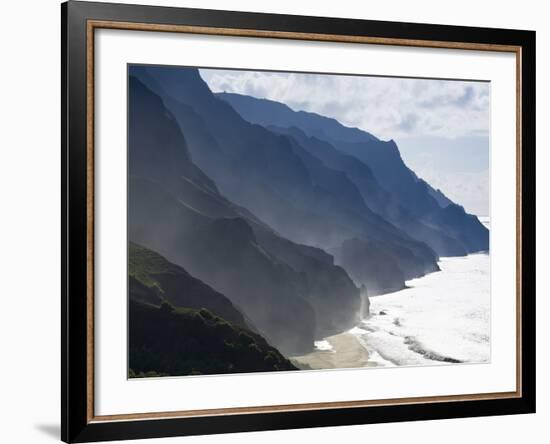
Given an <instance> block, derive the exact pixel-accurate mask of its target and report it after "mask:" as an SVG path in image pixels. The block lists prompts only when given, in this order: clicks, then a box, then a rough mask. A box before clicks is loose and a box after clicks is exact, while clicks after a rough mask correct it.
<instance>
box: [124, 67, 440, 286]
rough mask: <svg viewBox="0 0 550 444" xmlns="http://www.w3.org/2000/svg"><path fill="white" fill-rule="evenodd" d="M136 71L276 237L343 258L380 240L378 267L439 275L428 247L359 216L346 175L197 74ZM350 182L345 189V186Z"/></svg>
mask: <svg viewBox="0 0 550 444" xmlns="http://www.w3.org/2000/svg"><path fill="white" fill-rule="evenodd" d="M132 73H133V74H134V75H136V76H138V77H139V78H140V79H141V80H143V81H144V82H145V83H146V84H147V85H148V86H149V87H150V88H152V89H153V90H155V92H157V93H158V94H159V95H161V97H162V98H163V100H164V102H165V104H166V106H167V107H168V108H169V109H170V111H171V112H172V114H173V115H174V117H175V118H176V120H177V122H178V124H179V125H180V128H181V129H182V130H183V132H184V134H185V135H186V138H187V139H188V140H189V146H190V149H191V151H192V156H193V160H194V161H195V162H196V163H197V165H199V166H200V168H201V169H202V170H203V171H205V172H206V173H207V174H208V175H209V176H210V177H212V178H213V179H214V180H215V182H216V184H217V185H218V187H219V188H220V190H221V191H222V192H223V194H224V195H226V196H228V197H229V198H230V199H231V200H232V201H233V202H235V203H237V204H238V205H240V206H243V207H246V208H247V209H249V210H251V211H252V212H253V213H254V214H255V215H256V216H258V217H259V218H260V219H261V220H263V221H265V222H266V223H267V224H269V225H270V226H272V227H273V228H274V229H276V230H277V232H279V233H281V234H282V235H284V236H285V237H287V238H288V239H290V240H292V241H294V242H297V243H304V244H309V245H313V246H319V247H322V248H324V249H328V250H329V251H330V252H332V253H336V254H338V252H339V251H340V250H339V247H340V245H341V244H342V243H343V242H344V241H346V240H348V239H350V238H355V237H357V238H366V239H371V240H375V241H377V242H379V245H380V248H382V249H384V250H385V251H384V253H385V254H384V255H382V256H380V257H378V258H377V257H376V252H375V251H374V250H372V251H371V250H366V251H365V254H367V255H369V256H370V257H369V259H370V260H373V261H374V260H377V259H378V260H380V261H382V260H384V259H385V258H386V257H392V259H393V260H392V261H391V262H388V263H387V264H386V265H387V267H388V268H389V269H391V268H393V269H394V272H395V275H396V276H397V275H401V274H402V275H405V276H407V278H412V277H415V276H420V275H423V274H425V273H427V272H430V271H434V270H437V269H438V268H437V264H436V255H435V253H434V252H433V251H432V250H431V249H430V248H429V247H427V246H426V245H425V244H423V243H421V242H418V241H415V240H413V239H412V238H411V237H410V236H408V235H406V234H405V233H403V232H401V231H400V230H399V229H397V228H396V227H395V226H393V225H391V224H389V223H387V222H386V221H384V220H382V219H381V218H380V217H379V216H377V215H375V214H374V213H372V211H370V210H369V209H368V208H366V207H365V206H364V203H363V207H364V208H363V210H362V211H358V207H356V206H355V205H354V204H353V203H352V201H351V200H349V198H351V199H355V203H357V202H360V200H361V199H359V200H358V197H360V195H359V194H358V193H357V192H356V191H357V190H355V193H356V195H355V196H352V195H351V194H350V193H353V190H352V188H355V187H354V185H353V184H350V183H349V181H347V179H346V178H345V177H343V176H342V175H341V174H338V172H335V171H333V170H331V169H330V168H327V167H326V166H324V165H322V164H321V165H318V167H315V168H314V165H313V163H311V162H308V161H306V159H304V157H303V156H301V155H299V153H297V147H296V146H295V144H293V142H292V141H291V140H289V139H288V138H287V137H281V136H280V135H277V134H274V133H273V132H271V131H269V130H267V129H265V128H263V127H260V126H258V125H251V124H249V123H248V122H246V121H245V120H243V119H242V118H241V117H240V116H239V115H238V114H237V113H236V112H235V111H234V110H233V108H232V107H231V106H229V105H227V104H226V103H225V102H223V101H222V100H219V99H218V98H216V97H215V96H214V95H213V94H212V93H211V92H210V90H209V89H208V87H207V85H206V84H205V83H204V82H203V81H202V79H201V78H200V75H199V74H198V71H197V70H194V69H188V68H166V67H162V68H156V67H152V68H151V67H147V68H144V67H136V68H135V69H133V70H132ZM159 85H162V87H161V86H159ZM302 154H303V153H302ZM306 154H307V153H306ZM310 157H311V156H310ZM321 177H323V178H324V179H325V180H323V181H322V183H321V182H320V181H319V178H321ZM344 181H347V184H346V186H345V187H340V185H343V184H344ZM348 185H350V186H348ZM397 252H400V253H403V254H398V253H397ZM373 279H374V282H366V284H367V286H368V287H371V286H372V287H373V288H374V287H377V286H378V283H377V282H376V276H373Z"/></svg>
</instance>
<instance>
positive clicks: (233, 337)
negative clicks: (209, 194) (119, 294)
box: [128, 243, 296, 378]
mask: <svg viewBox="0 0 550 444" xmlns="http://www.w3.org/2000/svg"><path fill="white" fill-rule="evenodd" d="M128 273H129V293H130V302H129V303H130V312H129V324H130V325H129V327H130V329H129V360H130V362H129V364H130V365H129V369H128V376H129V377H130V378H144V377H160V376H168V375H171V376H183V375H198V374H222V373H240V372H264V371H274V370H296V367H295V366H294V365H292V364H291V363H290V361H288V360H287V359H286V358H285V357H284V356H283V355H281V353H279V351H278V350H277V349H275V348H273V347H271V346H270V345H269V344H268V343H267V341H266V340H265V339H264V338H262V337H261V336H260V335H259V334H257V333H254V332H252V331H250V330H249V329H248V328H247V325H246V323H245V321H244V318H243V316H242V314H241V313H240V312H239V311H238V310H237V309H236V308H235V307H234V306H233V304H232V303H231V301H229V299H227V298H226V297H225V296H224V295H223V294H221V293H218V292H216V291H215V290H213V289H212V288H211V287H209V286H208V285H206V284H205V283H203V282H202V281H200V280H198V279H196V278H194V277H193V276H191V275H190V274H189V273H187V271H185V270H184V269H183V268H182V267H179V266H177V265H175V264H173V263H171V262H169V261H168V260H166V259H165V258H164V257H162V256H160V255H159V254H157V253H155V252H154V251H152V250H149V249H147V248H144V247H142V246H140V245H137V244H135V243H130V244H129V270H128Z"/></svg>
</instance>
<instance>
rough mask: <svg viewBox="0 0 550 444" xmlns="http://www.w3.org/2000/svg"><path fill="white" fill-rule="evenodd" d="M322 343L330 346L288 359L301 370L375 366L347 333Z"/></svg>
mask: <svg viewBox="0 0 550 444" xmlns="http://www.w3.org/2000/svg"><path fill="white" fill-rule="evenodd" d="M324 341H326V342H328V343H329V344H330V347H328V348H327V349H316V350H314V351H312V352H311V353H307V354H305V355H300V356H291V357H290V358H289V359H290V360H291V362H292V363H293V364H294V365H296V366H297V367H298V368H300V369H302V370H323V369H325V370H326V369H336V368H364V367H376V366H377V364H376V363H375V362H371V361H370V360H369V352H368V351H367V349H366V348H365V347H364V346H363V344H361V342H360V340H359V338H358V337H357V336H356V335H354V334H352V333H350V332H349V331H345V332H343V333H339V334H337V335H334V336H329V337H327V338H325V339H324Z"/></svg>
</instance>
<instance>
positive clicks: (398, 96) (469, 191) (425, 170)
mask: <svg viewBox="0 0 550 444" xmlns="http://www.w3.org/2000/svg"><path fill="white" fill-rule="evenodd" d="M201 75H202V77H203V79H204V80H205V81H206V82H207V83H208V85H209V86H210V88H211V89H212V91H214V92H220V91H226V92H233V93H239V94H246V95H250V96H253V97H258V98H267V99H270V100H276V101H278V102H282V103H285V104H287V105H288V106H290V107H291V108H292V109H294V110H296V111H299V110H301V111H310V112H315V113H318V114H321V115H324V116H328V117H333V118H335V119H337V120H338V121H339V122H341V123H342V124H344V125H346V126H351V127H357V128H360V129H363V130H365V131H368V132H370V133H371V134H374V135H375V136H376V137H378V138H380V139H382V140H389V139H394V140H395V141H396V142H397V144H398V146H399V149H400V152H401V156H402V157H403V160H404V161H405V163H406V164H407V165H408V166H409V167H410V168H411V169H412V170H414V171H415V172H416V173H417V174H418V175H419V176H420V177H422V178H424V179H425V180H426V181H428V182H429V183H430V184H431V185H432V186H434V187H436V188H440V189H441V190H442V191H443V192H444V193H445V194H447V195H448V196H449V197H450V198H451V199H452V200H453V201H455V202H457V203H459V204H461V205H463V206H464V207H465V208H466V210H467V211H468V212H470V213H473V214H477V215H480V216H488V215H489V135H490V84H489V83H486V82H473V81H450V80H434V79H404V78H391V77H367V76H338V75H326V74H300V73H278V72H277V73H275V72H262V71H236V70H204V69H201Z"/></svg>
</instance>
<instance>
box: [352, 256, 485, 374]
mask: <svg viewBox="0 0 550 444" xmlns="http://www.w3.org/2000/svg"><path fill="white" fill-rule="evenodd" d="M439 266H440V268H441V271H439V272H436V273H431V274H429V275H427V276H424V277H422V278H418V279H413V280H411V281H408V282H407V283H406V284H407V287H408V288H406V289H404V290H400V291H397V292H394V293H388V294H385V295H381V296H376V297H371V298H370V302H371V304H370V313H371V315H370V317H368V318H367V319H364V320H363V321H362V322H361V323H360V324H359V325H358V326H356V327H355V328H353V329H352V330H350V331H349V333H351V334H353V335H354V336H356V337H357V339H358V340H359V341H360V342H361V344H363V345H364V346H365V347H366V348H367V350H368V351H369V356H370V357H369V360H371V361H372V363H373V364H375V365H377V366H410V365H434V364H444V363H482V362H489V361H490V357H491V341H490V332H491V316H490V308H491V298H490V257H489V255H488V254H483V253H480V254H472V255H469V256H466V257H452V258H441V259H440V262H439Z"/></svg>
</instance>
